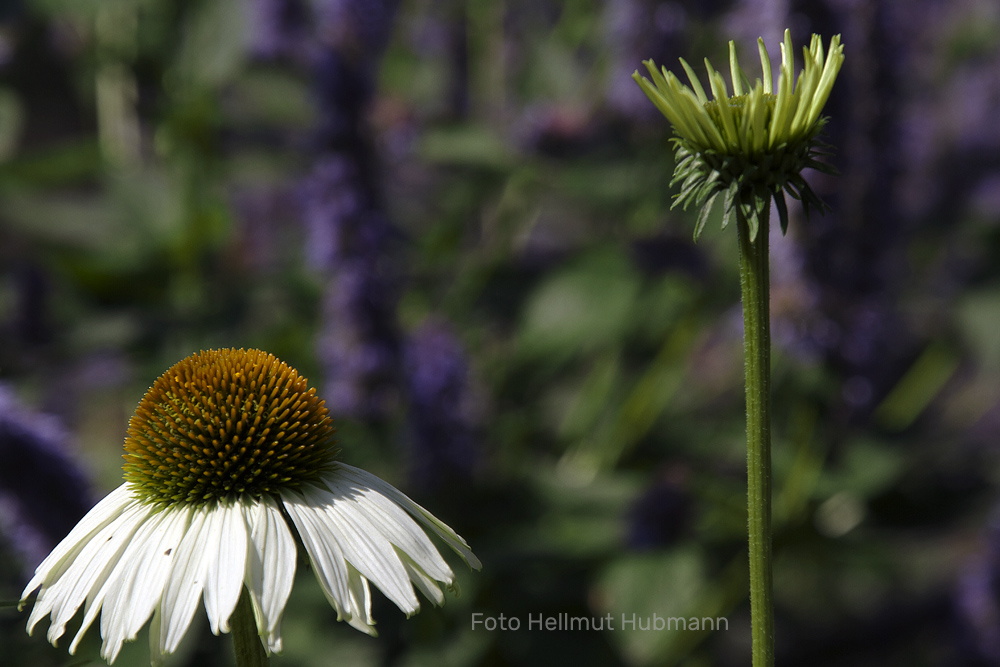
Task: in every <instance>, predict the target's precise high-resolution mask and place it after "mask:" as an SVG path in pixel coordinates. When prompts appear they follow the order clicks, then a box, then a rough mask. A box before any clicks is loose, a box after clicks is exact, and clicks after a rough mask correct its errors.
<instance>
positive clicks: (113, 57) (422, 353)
mask: <svg viewBox="0 0 1000 667" xmlns="http://www.w3.org/2000/svg"><path fill="white" fill-rule="evenodd" d="M785 27H788V28H790V29H791V30H792V36H793V41H794V43H795V44H796V45H797V46H796V48H797V49H798V48H800V47H801V46H802V45H804V44H807V43H808V41H809V35H810V34H811V33H812V32H817V33H820V34H821V35H823V37H824V42H828V40H829V38H830V37H831V36H832V35H834V34H837V33H840V34H842V35H843V41H844V44H845V45H846V48H845V53H846V62H845V64H844V68H843V70H842V72H841V74H840V77H839V79H838V81H837V84H836V86H835V88H834V91H833V95H832V96H831V98H830V101H829V103H828V104H827V107H826V113H827V114H828V115H829V116H830V117H831V120H830V123H829V125H828V127H827V141H829V143H830V144H832V145H833V146H834V147H835V151H836V153H835V156H834V157H833V158H832V162H833V164H834V165H835V166H836V167H837V168H838V169H839V170H840V172H841V176H840V177H837V178H831V177H821V175H819V174H810V175H809V176H808V177H809V179H810V181H811V183H812V184H813V188H814V189H815V190H816V191H817V193H819V194H820V196H822V197H823V198H824V199H825V200H826V201H828V202H829V203H830V204H831V205H832V207H833V211H832V213H828V214H827V215H826V216H825V217H819V216H813V217H812V219H810V220H805V219H803V217H802V215H801V210H800V209H796V208H794V207H793V208H792V211H791V215H792V221H791V225H790V230H789V234H788V236H787V237H784V238H782V237H781V236H780V235H778V234H775V235H773V236H772V238H773V241H772V251H771V252H772V326H773V344H774V416H773V423H774V435H773V437H774V465H775V480H774V493H775V499H774V513H775V514H774V529H775V538H774V539H775V547H774V549H775V561H774V568H775V605H776V614H777V625H776V628H777V654H778V664H779V665H782V666H785V667H791V666H793V665H805V666H810V667H817V666H818V667H822V666H825V665H852V666H865V665H881V666H890V665H900V666H903V665H905V666H908V667H912V666H921V665H959V666H962V665H969V666H973V665H1000V595H998V593H1000V579H998V575H1000V514H997V513H996V509H995V508H996V504H997V496H998V492H997V482H998V481H1000V440H998V436H1000V5H998V4H997V3H996V2H994V1H993V0H958V1H955V0H913V1H909V2H904V1H902V0H898V1H895V2H892V1H888V0H885V1H882V2H878V1H875V0H819V1H810V2H805V1H795V0H786V1H784V2H782V1H781V0H745V1H738V0H732V1H730V2H724V1H719V2H704V1H698V2H696V1H693V0H692V1H674V2H654V1H646V0H604V1H598V0H592V1H588V0H577V1H574V2H569V3H560V2H554V1H545V0H507V1H506V2H499V1H495V0H465V1H462V0H407V1H405V2H392V1H389V0H386V1H382V2H378V1H374V0H372V1H368V0H353V1H352V0H311V1H310V0H254V1H252V2H240V1H239V0H180V1H178V0H30V1H29V0H23V1H21V2H12V1H6V2H3V3H0V528H2V531H0V537H2V539H0V544H2V545H3V547H2V549H0V554H2V555H0V599H3V600H8V601H10V600H15V599H16V598H17V597H18V596H19V595H20V592H21V589H22V587H23V585H24V583H25V582H26V581H27V579H28V577H29V575H30V572H31V571H32V569H33V568H34V566H35V565H36V564H37V563H38V562H39V561H40V560H41V558H42V557H43V556H44V555H45V554H46V553H47V552H48V550H49V549H50V548H51V547H52V546H53V545H54V544H55V543H56V542H57V541H58V540H59V539H60V538H61V537H62V536H63V535H65V533H66V532H67V531H68V529H69V528H70V527H71V526H72V525H73V524H74V523H75V521H76V520H77V519H78V518H79V517H80V516H81V515H82V514H83V512H85V511H86V510H87V509H88V508H89V507H90V506H91V504H92V503H93V502H94V501H95V500H96V499H98V498H100V497H101V496H103V495H104V494H105V493H107V492H108V491H109V490H110V489H112V488H114V487H115V486H117V485H118V484H119V483H120V480H121V471H120V465H121V459H120V454H121V443H122V438H123V437H124V433H125V427H126V424H127V421H128V418H129V416H130V415H131V413H132V410H133V409H134V407H135V405H136V403H137V402H138V400H139V398H140V397H141V396H142V394H143V393H144V391H145V389H146V388H147V387H148V386H149V385H150V384H151V383H152V382H153V380H154V379H155V378H156V377H157V376H158V375H159V374H160V373H162V372H163V370H165V369H166V368H168V367H169V366H171V365H172V364H174V363H175V362H176V361H178V360H180V359H181V358H183V357H185V356H187V355H188V354H191V353H192V352H194V351H197V350H198V349H202V348H210V347H232V346H236V347H239V346H252V347H259V348H262V349H266V350H268V351H270V352H272V353H274V354H276V355H277V356H278V357H279V358H281V359H282V360H284V361H286V362H288V363H289V364H291V365H293V366H295V367H296V368H298V369H299V370H300V371H302V372H303V373H304V374H306V375H307V376H308V377H309V378H310V379H311V380H312V381H313V382H314V383H315V384H316V386H317V387H318V388H319V389H320V393H321V394H322V395H323V396H324V398H325V399H326V401H327V405H328V406H329V407H330V408H331V410H332V411H333V413H334V414H335V416H336V417H337V420H338V424H339V431H340V442H341V446H342V447H343V452H342V456H343V459H344V460H345V461H347V462H349V463H352V464H355V465H359V466H362V467H365V468H367V469H369V470H371V471H372V472H374V473H376V474H378V475H380V476H383V477H384V478H385V479H387V480H388V481H390V482H392V483H393V484H396V485H397V486H399V487H400V488H402V489H403V490H404V491H405V492H407V493H409V494H410V495H411V496H412V497H414V498H415V499H416V500H417V501H418V502H420V503H422V504H424V505H426V506H427V507H428V508H429V509H431V510H432V511H434V512H435V513H436V514H437V515H438V516H439V517H441V518H442V519H443V520H444V521H446V522H447V523H449V524H450V525H451V526H453V527H454V528H455V529H456V530H457V531H458V532H459V533H460V534H462V535H463V536H464V537H466V538H467V539H468V540H469V542H470V543H471V545H472V546H473V548H474V550H475V551H476V553H477V554H478V555H479V556H480V558H481V559H482V561H483V563H484V567H483V570H482V572H481V573H472V572H469V571H468V570H467V568H465V567H464V566H463V565H461V564H460V563H459V562H458V561H457V559H453V560H452V562H453V565H454V567H455V569H456V572H457V574H458V580H459V584H460V585H461V589H462V593H461V596H459V597H454V596H451V597H449V599H448V601H447V603H446V605H445V606H444V607H443V608H441V609H436V608H434V607H432V606H431V605H429V604H426V605H424V607H425V608H424V609H423V611H422V612H421V613H420V614H418V615H417V616H415V617H414V618H412V619H410V620H406V619H404V617H403V615H402V614H401V613H400V612H399V611H398V610H397V609H395V607H393V606H392V605H391V603H389V602H388V601H386V600H385V599H384V598H383V597H381V596H380V595H378V594H376V598H377V599H376V603H375V617H376V619H377V620H378V622H379V625H378V629H379V632H380V637H379V638H378V639H377V640H376V639H371V638H368V637H366V636H363V635H361V634H360V633H357V632H355V631H353V630H352V629H350V628H349V627H347V626H346V625H344V624H337V623H336V622H335V612H334V611H333V610H332V609H331V608H330V607H329V606H328V605H327V604H326V602H325V601H324V600H323V598H322V595H321V593H320V590H319V586H318V584H316V582H315V581H314V579H313V577H312V575H311V573H309V572H306V571H302V572H300V577H299V580H298V581H297V582H296V586H295V589H294V591H293V595H292V599H291V600H290V602H289V606H288V610H287V612H286V616H285V618H286V620H285V625H284V637H285V646H286V650H285V653H284V654H283V655H282V656H280V657H277V658H275V659H274V660H273V663H272V664H274V665H275V666H276V667H278V666H287V667H291V666H296V667H299V666H301V667H323V666H327V665H362V666H363V665H406V666H410V665H413V666H416V665H489V666H500V665H555V664H575V665H616V664H621V665H639V666H644V665H685V666H687V667H707V666H709V665H718V666H719V667H729V666H739V665H746V664H748V663H749V605H748V602H747V588H748V584H747V575H746V556H745V540H746V534H745V531H746V513H745V508H744V503H745V469H744V465H745V458H744V457H745V449H744V443H743V414H744V412H743V411H744V408H743V394H742V391H743V389H742V356H741V353H742V349H741V346H742V344H741V319H740V306H739V284H738V270H737V260H736V237H735V230H733V229H725V230H721V231H720V230H719V224H718V219H717V218H716V221H715V222H710V224H709V226H708V228H707V230H706V233H705V234H703V235H702V237H701V239H700V240H699V242H698V244H697V245H695V244H693V243H692V242H691V240H690V239H691V233H692V227H693V219H694V215H695V214H696V212H695V211H688V212H686V213H685V212H681V211H679V210H674V211H671V210H670V203H671V198H672V195H673V194H674V191H673V190H671V188H669V181H670V175H671V172H672V168H673V165H672V160H671V150H670V146H669V144H668V139H669V136H670V128H669V125H668V123H667V122H666V121H665V120H664V119H663V118H662V117H661V116H660V115H659V114H658V112H656V111H655V109H654V107H653V106H652V104H651V103H649V101H648V100H646V99H645V97H644V96H643V95H642V93H641V91H640V90H639V88H638V86H636V85H635V83H634V82H633V81H632V80H631V78H630V75H631V73H632V71H633V70H635V69H637V68H639V67H640V61H641V60H643V59H646V58H650V57H652V58H654V59H655V60H656V61H657V62H658V63H660V64H665V65H666V66H667V67H668V68H671V69H675V70H677V69H679V67H678V65H677V63H676V58H677V57H678V56H684V57H685V58H686V59H687V60H688V61H689V62H691V63H693V64H694V65H695V67H696V69H697V70H698V71H702V70H701V68H700V66H699V65H698V64H699V63H701V61H702V58H703V57H705V56H708V57H710V58H711V59H712V61H713V63H714V64H715V65H716V67H717V68H719V69H721V70H723V71H728V70H727V68H726V67H725V65H726V57H727V55H726V48H727V47H726V44H727V42H728V40H730V39H736V40H737V42H738V44H739V47H740V52H741V54H742V56H741V58H742V60H743V64H744V67H745V69H747V70H748V72H749V73H750V75H751V77H753V76H754V75H755V74H756V73H758V72H759V70H758V69H757V66H756V60H757V58H756V48H755V41H756V38H757V36H758V35H761V36H763V37H764V39H765V41H766V43H767V46H768V48H769V50H770V51H771V54H772V58H773V59H774V60H775V61H776V60H777V59H778V57H779V56H778V53H779V51H778V43H779V40H780V37H781V34H782V32H783V30H784V28H785ZM799 62H800V63H801V58H800V59H799ZM475 612H479V613H483V614H484V615H485V616H494V617H495V616H498V615H499V614H501V613H503V614H505V615H506V616H508V617H510V616H517V617H519V618H520V620H521V630H520V631H518V632H499V631H497V632H492V633H491V632H486V631H484V630H483V629H481V628H480V629H477V630H475V631H473V630H472V629H471V622H470V621H471V615H472V614H473V613H475ZM539 613H541V614H545V615H556V614H559V613H568V614H570V615H573V616H594V617H596V616H603V615H605V614H608V613H610V614H611V615H612V618H613V619H614V620H615V624H614V627H615V631H604V632H589V633H588V632H563V631H551V632H550V631H537V630H535V631H528V630H527V628H526V626H527V618H528V614H531V615H532V616H533V617H537V615H538V614H539ZM622 613H625V614H626V615H628V616H630V615H631V614H632V613H636V614H637V615H638V616H639V617H650V616H652V615H653V614H654V613H655V614H657V615H659V616H661V617H668V616H685V617H690V616H697V617H703V616H712V617H719V616H724V617H726V618H727V619H728V625H729V629H728V630H722V631H716V632H694V631H686V632H684V631H664V632H655V631H648V632H639V631H636V632H627V631H622V630H621V626H620V622H619V619H620V617H621V614H622ZM26 616H27V613H26V612H24V613H20V614H19V613H17V612H16V610H15V609H14V608H13V607H10V606H8V607H5V608H2V609H0V646H2V651H0V654H2V655H3V656H4V658H3V660H4V663H5V664H11V665H18V666H19V665H32V666H42V667H44V666H47V665H75V664H85V661H90V662H93V663H96V664H100V658H99V656H98V653H97V652H98V647H99V637H98V634H99V633H98V632H97V629H96V628H93V629H91V631H90V634H89V639H88V640H87V641H85V642H84V645H83V646H82V647H81V649H80V651H79V652H78V655H77V656H69V655H67V654H66V652H65V651H66V646H67V645H68V643H69V641H68V640H69V638H70V637H71V636H72V632H73V629H72V627H71V629H70V631H69V634H68V635H67V637H66V638H64V639H63V641H62V642H61V645H60V647H59V648H52V647H50V646H49V645H48V644H47V643H46V642H45V639H44V629H45V623H42V624H41V626H40V628H39V629H38V631H37V632H36V636H35V637H34V638H28V637H27V635H26V634H25V633H24V631H23V624H24V622H25V620H26ZM189 634H190V638H189V640H188V641H187V643H186V644H185V646H184V647H183V648H182V650H181V651H180V652H179V654H178V655H177V656H176V657H175V659H174V660H173V661H172V664H174V665H192V666H200V665H216V664H221V665H225V664H230V661H231V657H229V656H230V655H231V648H230V644H229V640H228V638H214V637H212V636H211V634H210V633H209V632H208V631H207V624H206V623H205V622H204V618H203V617H202V618H200V619H199V618H196V620H195V622H194V624H193V626H192V630H191V631H190V633H189ZM147 660H148V649H147V647H146V638H145V636H144V635H141V636H140V638H139V641H138V642H136V643H135V644H134V645H130V646H128V647H126V650H125V651H124V652H123V655H122V656H121V658H120V659H119V661H118V663H117V664H118V665H123V666H124V667H131V666H133V665H145V664H148V662H147ZM87 664H89V662H88V663H87Z"/></svg>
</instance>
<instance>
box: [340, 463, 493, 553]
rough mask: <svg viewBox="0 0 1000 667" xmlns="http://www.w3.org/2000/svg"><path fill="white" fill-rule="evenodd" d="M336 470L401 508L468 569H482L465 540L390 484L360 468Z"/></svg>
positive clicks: (342, 465) (344, 466)
mask: <svg viewBox="0 0 1000 667" xmlns="http://www.w3.org/2000/svg"><path fill="white" fill-rule="evenodd" d="M337 469H338V471H343V474H344V475H345V476H347V477H348V478H350V479H353V480H354V481H356V482H358V483H359V484H361V485H362V486H364V487H367V488H370V489H372V490H374V491H377V492H378V493H380V494H382V495H383V496H385V497H386V498H388V499H389V500H391V501H393V502H395V503H396V504H398V505H399V506H401V507H402V508H403V509H405V510H406V511H407V512H409V513H410V515H412V516H413V517H415V518H416V519H417V520H418V521H420V522H421V523H422V524H424V525H425V526H427V527H428V528H430V529H431V530H432V531H434V533H435V534H436V535H437V536H438V537H440V538H441V539H442V540H444V541H445V543H447V544H448V546H449V547H451V548H452V549H453V550H454V551H455V552H456V553H457V554H458V555H460V556H461V557H462V559H463V560H465V562H466V563H468V564H469V566H470V567H472V568H473V569H475V570H479V569H482V567H483V564H482V563H480V562H479V559H478V558H476V555H475V554H473V553H472V550H471V549H470V548H469V545H468V543H467V542H466V541H465V540H463V539H462V538H461V537H459V535H458V534H457V533H456V532H455V531H454V530H452V529H451V528H449V527H448V526H447V525H446V524H445V523H444V522H442V521H441V520H440V519H438V518H437V517H435V516H434V515H433V514H431V513H430V512H428V511H427V510H425V509H424V508H423V507H421V506H420V505H418V504H417V503H415V502H413V501H412V500H410V499H409V498H408V497H407V496H406V495H405V494H404V493H403V492H402V491H400V490H399V489H397V488H396V487H394V486H392V485H391V484H387V483H386V482H383V481H382V480H381V479H379V478H378V477H376V476H375V475H373V474H371V473H370V472H368V471H366V470H362V469H361V468H355V467H354V466H349V465H346V464H344V463H338V464H337Z"/></svg>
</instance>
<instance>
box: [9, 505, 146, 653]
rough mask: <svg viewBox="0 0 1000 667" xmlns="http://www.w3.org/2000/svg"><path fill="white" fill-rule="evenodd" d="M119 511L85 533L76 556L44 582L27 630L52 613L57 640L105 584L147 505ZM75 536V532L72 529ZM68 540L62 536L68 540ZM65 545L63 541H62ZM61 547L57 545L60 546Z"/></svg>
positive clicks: (51, 634)
mask: <svg viewBox="0 0 1000 667" xmlns="http://www.w3.org/2000/svg"><path fill="white" fill-rule="evenodd" d="M117 511H119V515H118V516H115V517H114V518H113V519H111V520H110V521H108V522H107V523H106V524H105V525H104V526H103V527H101V528H100V529H99V530H97V531H96V532H94V533H91V534H89V535H85V536H84V537H83V540H82V541H81V542H79V543H78V544H77V545H76V546H77V547H78V548H77V549H72V550H71V551H72V552H74V556H73V558H72V560H67V561H66V562H65V563H64V564H63V566H61V567H59V573H58V574H54V573H50V575H49V576H48V577H46V578H45V579H44V580H43V581H42V582H41V583H42V585H43V588H42V590H41V591H40V592H39V593H38V597H37V598H36V600H35V606H34V608H32V610H31V614H30V616H29V617H28V633H29V634H30V633H31V632H32V630H33V629H34V627H35V625H36V624H37V623H38V621H40V620H41V619H42V618H44V617H45V616H47V615H48V614H49V613H50V612H51V613H52V623H51V624H50V625H49V630H48V633H47V635H48V640H49V641H50V642H52V643H55V642H56V641H57V640H58V639H59V637H61V636H62V634H63V632H64V631H65V629H66V623H68V622H69V620H70V619H71V618H73V616H74V615H76V612H77V610H79V608H80V606H81V605H82V604H83V603H84V601H86V600H88V599H90V598H92V597H93V596H94V594H95V593H96V591H97V590H99V589H100V588H101V586H103V584H104V581H105V580H106V579H107V577H108V575H109V574H110V572H111V570H112V569H113V568H114V566H115V565H116V564H117V561H118V557H119V555H120V554H121V552H122V551H124V550H125V547H126V546H127V545H128V542H129V540H130V539H131V537H132V534H133V533H134V532H135V530H136V529H137V527H138V525H139V524H140V523H141V522H142V520H143V518H144V517H145V515H146V511H145V510H144V508H142V507H139V506H138V505H136V504H135V503H132V504H129V505H126V506H125V508H124V509H122V508H117ZM70 535H71V536H72V535H73V533H70ZM68 539H69V537H67V538H66V540H63V543H65V542H66V541H67V540H68ZM60 546H62V544H60ZM58 548H59V547H57V549H58Z"/></svg>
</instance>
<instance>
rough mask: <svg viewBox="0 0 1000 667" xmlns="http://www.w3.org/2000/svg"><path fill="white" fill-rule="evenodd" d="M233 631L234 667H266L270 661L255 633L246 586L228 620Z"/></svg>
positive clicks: (254, 623) (255, 627)
mask: <svg viewBox="0 0 1000 667" xmlns="http://www.w3.org/2000/svg"><path fill="white" fill-rule="evenodd" d="M229 625H230V627H231V628H232V631H233V649H234V650H235V651H236V667H267V666H268V665H269V664H270V661H269V660H268V658H267V653H266V652H265V651H264V646H263V645H262V644H261V643H260V635H259V634H258V633H257V621H256V620H255V619H254V616H253V605H252V604H251V603H250V594H249V593H247V589H246V586H244V587H243V592H242V593H240V601H239V602H237V603H236V609H235V611H233V615H232V617H231V618H230V619H229Z"/></svg>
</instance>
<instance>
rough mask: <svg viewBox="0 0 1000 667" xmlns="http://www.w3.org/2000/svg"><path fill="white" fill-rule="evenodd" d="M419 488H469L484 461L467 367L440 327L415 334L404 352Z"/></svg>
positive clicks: (433, 325) (451, 337)
mask: <svg viewBox="0 0 1000 667" xmlns="http://www.w3.org/2000/svg"><path fill="white" fill-rule="evenodd" d="M404 368H405V372H406V381H407V388H408V390H409V396H410V423H411V425H412V428H413V436H414V437H413V444H412V459H413V464H412V474H413V477H414V481H415V482H416V483H417V484H420V485H423V486H426V487H432V486H437V485H439V484H441V483H442V482H445V481H447V482H449V483H452V482H455V483H459V484H460V483H462V482H463V481H464V482H466V483H468V482H469V481H470V480H471V478H472V476H473V475H474V473H475V470H476V468H477V467H478V466H479V463H480V460H481V458H482V452H481V450H480V446H479V442H478V439H477V438H476V434H475V428H474V419H473V416H472V414H471V407H472V399H471V393H470V388H469V367H468V362H467V361H466V357H465V352H464V350H463V349H462V345H461V343H459V341H458V339H457V338H456V337H455V336H454V335H453V334H452V333H451V331H450V330H449V329H448V327H447V326H445V325H444V324H443V323H441V322H437V321H433V320H432V321H429V322H427V323H425V324H424V325H423V326H421V327H420V328H419V329H417V331H416V332H414V334H413V335H412V336H411V337H410V338H409V340H407V342H406V345H405V348H404Z"/></svg>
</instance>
